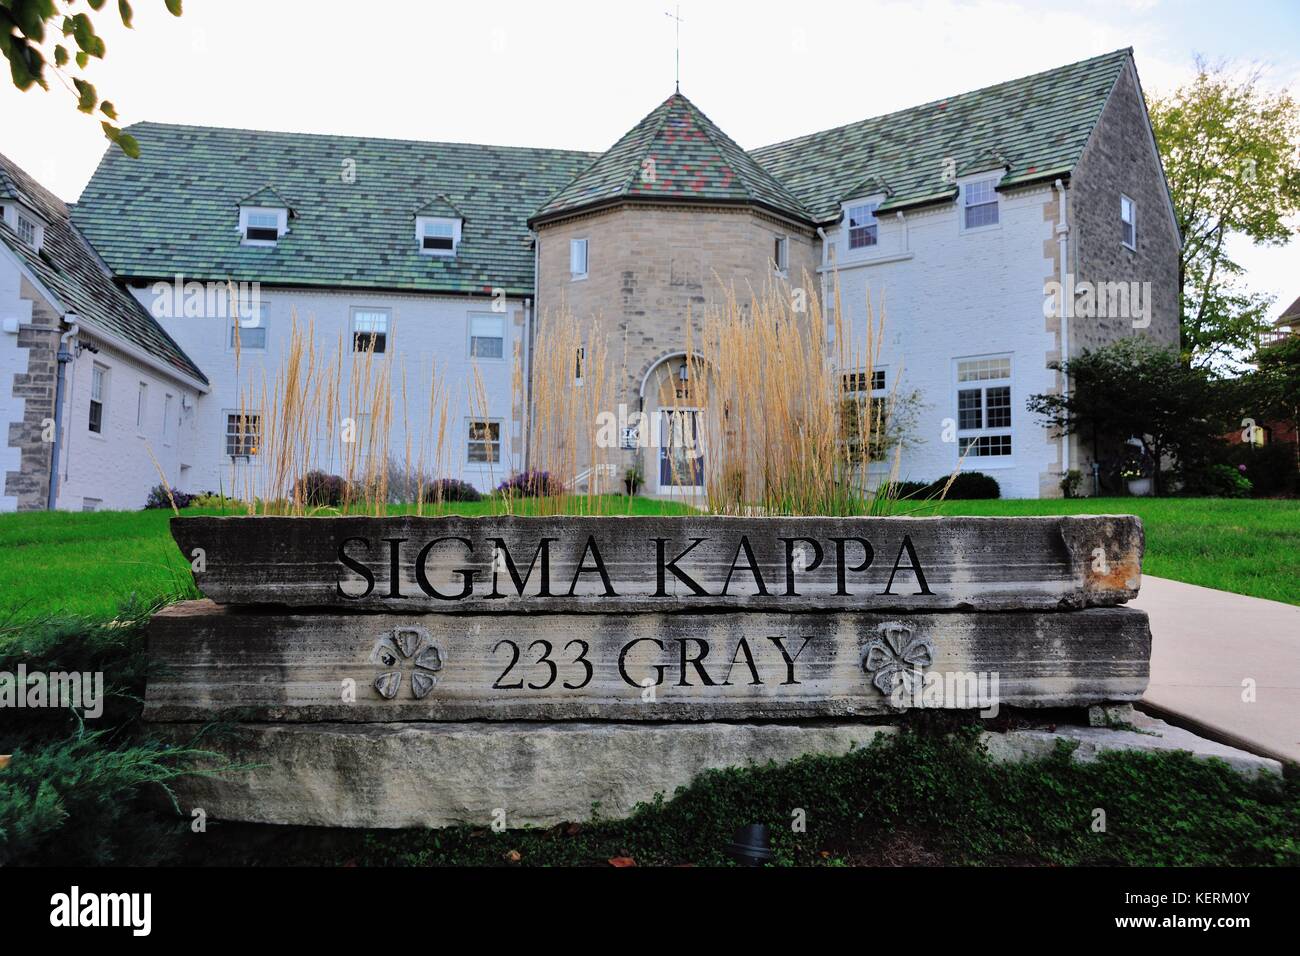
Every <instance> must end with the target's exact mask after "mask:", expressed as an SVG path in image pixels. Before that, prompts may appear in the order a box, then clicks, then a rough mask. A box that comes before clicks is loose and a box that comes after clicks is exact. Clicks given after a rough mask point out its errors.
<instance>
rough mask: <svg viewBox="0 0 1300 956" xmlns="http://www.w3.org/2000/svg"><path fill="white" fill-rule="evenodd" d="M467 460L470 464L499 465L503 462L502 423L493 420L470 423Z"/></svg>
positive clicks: (466, 451) (466, 450)
mask: <svg viewBox="0 0 1300 956" xmlns="http://www.w3.org/2000/svg"><path fill="white" fill-rule="evenodd" d="M465 459H466V461H468V462H469V463H470V464H482V465H486V464H498V463H500V461H501V423H500V422H499V421H491V420H484V419H478V420H471V421H470V422H469V435H468V443H467V445H466V448H465Z"/></svg>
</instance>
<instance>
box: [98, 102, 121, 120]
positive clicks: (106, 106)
mask: <svg viewBox="0 0 1300 956" xmlns="http://www.w3.org/2000/svg"><path fill="white" fill-rule="evenodd" d="M99 111H100V112H101V113H103V114H104V115H105V116H107V117H108V118H109V119H117V107H115V106H114V105H113V104H112V103H111V102H109V101H108V100H104V102H102V103H100V104H99Z"/></svg>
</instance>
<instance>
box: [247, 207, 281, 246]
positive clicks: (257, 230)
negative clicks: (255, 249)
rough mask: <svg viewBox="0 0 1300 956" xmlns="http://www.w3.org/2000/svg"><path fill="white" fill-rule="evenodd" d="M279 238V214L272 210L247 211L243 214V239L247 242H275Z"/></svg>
mask: <svg viewBox="0 0 1300 956" xmlns="http://www.w3.org/2000/svg"><path fill="white" fill-rule="evenodd" d="M279 238H280V214H279V213H278V212H276V211H274V210H270V211H268V210H249V211H248V212H246V213H244V239H245V241H247V242H275V241H276V240H277V239H279Z"/></svg>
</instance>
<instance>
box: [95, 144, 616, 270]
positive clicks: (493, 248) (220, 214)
mask: <svg viewBox="0 0 1300 956" xmlns="http://www.w3.org/2000/svg"><path fill="white" fill-rule="evenodd" d="M130 132H131V134H132V135H133V136H135V138H136V139H137V140H139V142H140V153H141V155H140V158H139V159H134V160H133V159H129V158H127V157H126V156H125V155H123V153H122V151H121V150H119V149H114V148H110V149H109V150H108V151H107V152H106V153H105V154H104V158H103V159H102V160H101V161H100V164H99V168H98V169H97V170H96V171H95V174H94V176H93V177H91V180H90V183H89V184H88V185H87V186H86V189H85V191H84V192H83V193H82V195H81V199H80V201H79V202H78V204H77V208H76V210H75V212H74V213H73V221H74V222H75V223H76V224H77V225H78V226H79V227H80V228H81V229H82V230H83V231H84V232H85V233H86V235H87V236H88V237H89V238H90V240H91V241H92V242H93V243H94V244H95V248H96V249H97V250H98V251H99V253H100V255H102V256H103V257H104V260H105V261H106V262H107V263H108V264H109V265H110V266H111V267H112V268H113V270H114V271H115V272H116V273H117V274H118V275H120V276H124V277H141V278H158V277H163V278H170V277H171V276H172V275H173V274H175V273H178V272H179V273H182V274H184V275H185V278H186V279H197V280H206V279H225V278H230V279H232V280H235V281H260V282H262V283H263V284H266V285H296V286H333V287H352V288H370V289H391V290H407V291H412V292H453V293H470V292H473V293H483V292H484V291H486V290H488V289H491V288H493V287H497V286H501V287H504V288H505V289H506V290H507V292H508V293H509V294H512V295H526V294H531V292H532V288H533V250H532V245H531V239H530V237H529V235H528V228H527V226H526V225H525V219H526V218H527V216H528V214H529V213H530V212H532V211H533V210H534V209H536V208H537V207H538V206H539V205H541V204H542V203H543V202H544V201H545V200H546V197H547V196H550V195H551V194H552V193H554V192H555V191H556V190H557V189H559V188H561V187H562V186H563V185H564V184H565V183H567V182H569V181H570V180H572V179H573V177H574V176H576V175H577V174H578V173H579V172H581V171H582V170H583V169H584V168H586V167H587V166H588V165H590V164H591V161H592V159H594V158H595V157H594V156H593V155H592V154H591V153H581V152H575V151H570V150H558V149H524V148H519V147H509V146H477V145H470V144H465V143H420V142H411V141H406V140H389V139H369V138H364V137H357V136H320V135H315V134H307V133H272V132H260V131H254V130H240V129H216V128H209V127H200V126H173V125H168V124H160V123H140V124H136V125H134V126H132V127H130ZM353 174H354V175H353ZM268 184H271V185H272V186H273V188H274V189H275V191H276V192H277V193H278V194H279V195H281V196H283V197H285V198H286V199H287V200H289V201H291V202H292V204H293V208H294V210H295V212H296V218H294V219H293V220H292V221H291V223H290V225H289V231H288V233H287V234H286V235H285V236H283V237H281V239H280V240H279V242H277V243H276V244H275V245H274V246H271V247H257V246H244V245H241V244H240V237H239V233H238V229H237V225H238V209H237V206H238V204H239V201H240V200H241V199H243V198H244V197H246V196H249V195H251V194H254V193H256V192H258V191H259V190H261V189H263V188H264V187H266V186H267V185H268ZM437 196H443V197H445V198H446V200H447V201H448V202H449V203H451V204H452V205H453V206H454V207H455V208H456V209H458V210H463V213H464V217H465V220H466V226H465V229H464V232H463V234H462V236H461V242H460V245H459V246H458V248H457V253H456V256H455V257H454V258H452V257H444V256H426V255H421V254H420V249H419V245H418V243H417V242H416V238H415V223H414V219H413V218H412V217H413V216H414V214H415V210H416V209H418V208H420V207H421V206H423V205H425V204H426V203H428V202H429V201H430V200H431V199H433V198H434V197H437Z"/></svg>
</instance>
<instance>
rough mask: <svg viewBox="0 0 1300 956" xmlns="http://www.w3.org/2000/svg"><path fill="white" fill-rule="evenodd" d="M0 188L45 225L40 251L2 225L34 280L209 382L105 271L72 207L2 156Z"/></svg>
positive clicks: (77, 310)
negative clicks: (78, 225)
mask: <svg viewBox="0 0 1300 956" xmlns="http://www.w3.org/2000/svg"><path fill="white" fill-rule="evenodd" d="M0 188H3V189H4V190H7V192H6V193H5V195H6V196H7V197H8V198H13V199H19V200H21V201H22V202H24V203H26V204H27V205H28V206H30V207H31V208H32V209H34V210H35V211H36V212H37V213H38V214H39V215H40V216H41V218H43V219H44V220H45V222H46V227H45V241H44V242H43V243H42V244H41V250H40V251H39V252H37V251H35V250H34V249H32V248H31V247H30V246H28V245H27V244H26V243H25V242H23V241H22V240H21V239H19V238H18V236H17V234H15V233H14V232H13V231H12V230H10V229H9V227H8V226H7V225H3V224H0V242H3V243H4V244H5V245H6V246H7V247H8V248H10V249H12V250H13V252H14V253H15V254H16V255H17V256H18V258H19V259H20V260H21V261H22V262H23V264H24V265H25V266H26V267H27V268H28V269H30V270H31V272H32V275H34V276H35V277H36V280H37V281H38V282H39V283H41V285H43V286H45V288H46V289H47V290H49V293H50V294H51V295H53V296H55V297H56V298H57V299H58V300H59V304H61V305H62V306H63V307H64V308H65V309H67V310H68V311H69V312H72V313H73V314H74V315H75V316H77V318H78V319H82V320H85V321H86V322H87V323H88V324H91V323H93V324H94V325H97V326H99V328H101V329H103V330H105V331H106V332H109V333H112V334H114V335H116V336H119V337H121V338H123V339H125V340H126V341H128V342H130V343H132V344H133V345H136V346H138V347H139V348H141V349H143V350H144V351H146V352H148V353H149V354H150V355H152V356H154V357H155V358H157V359H160V360H162V361H163V362H165V363H167V364H168V365H170V366H172V367H173V368H175V369H177V370H179V371H181V372H184V373H185V374H187V375H189V376H191V377H192V378H196V379H198V380H199V381H202V382H206V381H207V379H206V378H205V377H204V375H203V372H202V371H200V370H199V368H198V366H197V365H195V364H194V362H192V361H191V360H190V357H189V356H188V355H186V354H185V353H184V352H183V351H182V350H181V347H180V346H179V345H177V344H176V343H175V342H174V341H173V340H172V338H171V336H169V335H168V334H167V333H166V332H164V331H163V330H162V328H161V327H160V326H159V325H158V323H157V322H156V321H155V320H154V318H153V316H151V315H150V314H149V313H148V312H147V311H145V309H144V307H143V306H141V305H140V303H139V302H138V301H137V300H136V298H135V297H134V296H132V295H131V294H130V293H129V292H127V291H126V290H124V289H122V288H121V287H120V286H118V285H117V283H115V282H114V281H113V279H112V277H111V276H110V275H109V274H108V273H107V272H105V270H104V268H103V266H102V265H101V264H100V262H99V260H98V259H97V258H96V256H95V253H94V252H93V251H92V250H91V248H90V246H88V245H87V244H86V242H85V240H84V239H83V237H82V236H81V235H79V234H78V232H77V230H76V229H75V228H74V227H73V225H72V223H71V221H70V220H69V211H70V210H69V207H68V206H67V205H66V204H65V203H64V202H63V201H62V200H60V199H59V198H58V197H57V196H55V195H54V194H53V193H51V192H49V191H48V190H47V189H45V188H44V187H43V186H41V185H40V183H38V182H36V180H34V179H32V178H31V177H30V176H28V175H27V173H25V172H24V171H23V170H22V169H21V168H20V167H19V166H18V165H17V164H16V163H14V162H12V161H11V160H10V159H9V158H8V157H6V156H4V155H3V154H0Z"/></svg>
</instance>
